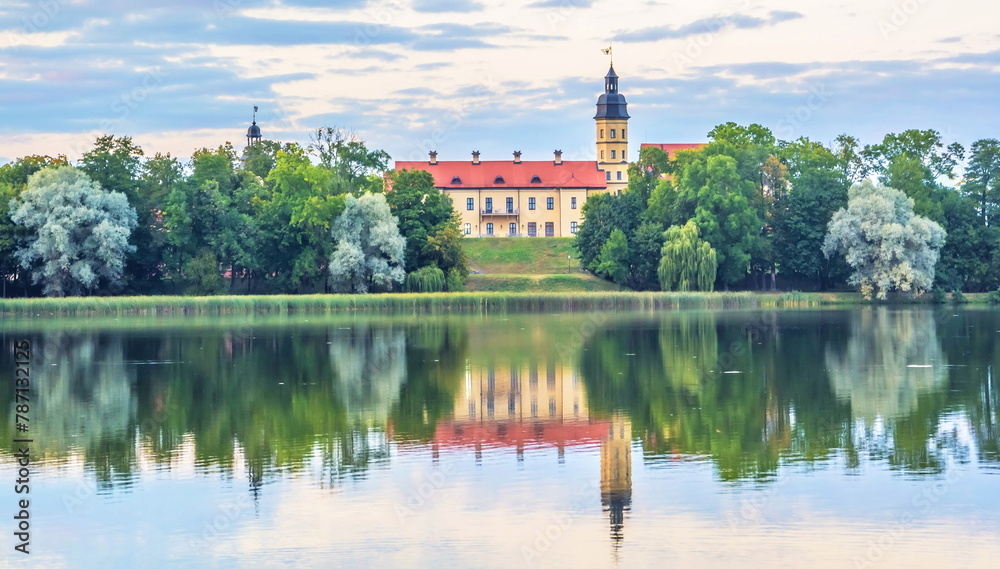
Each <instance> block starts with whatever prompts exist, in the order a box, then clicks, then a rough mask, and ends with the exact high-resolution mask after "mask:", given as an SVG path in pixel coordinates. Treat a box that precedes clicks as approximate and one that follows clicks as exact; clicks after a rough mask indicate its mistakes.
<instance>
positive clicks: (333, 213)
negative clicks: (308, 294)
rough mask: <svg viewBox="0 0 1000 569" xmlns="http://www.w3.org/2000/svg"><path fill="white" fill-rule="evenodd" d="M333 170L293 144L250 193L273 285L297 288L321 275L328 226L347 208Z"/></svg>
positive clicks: (328, 244)
mask: <svg viewBox="0 0 1000 569" xmlns="http://www.w3.org/2000/svg"><path fill="white" fill-rule="evenodd" d="M336 191H337V190H336V184H335V183H334V179H333V174H332V173H331V172H330V171H329V170H327V169H326V168H324V167H323V166H317V165H315V164H313V163H312V162H310V160H309V156H308V155H307V154H306V152H305V150H304V149H303V148H301V147H300V146H298V145H297V144H291V145H289V146H288V148H287V150H281V151H279V152H278V154H277V162H276V164H275V167H274V168H273V169H272V170H271V172H270V173H269V174H268V176H267V180H266V184H265V186H264V187H263V188H259V192H258V194H256V195H254V196H252V197H251V198H250V199H251V202H252V203H253V206H254V208H253V210H254V214H255V216H256V217H255V219H256V223H257V225H258V227H259V231H260V240H261V244H260V246H259V250H260V251H261V253H260V261H259V264H260V265H261V266H264V267H267V271H266V272H267V274H268V275H269V277H268V280H269V284H270V285H271V288H272V289H273V290H277V291H282V292H294V291H297V290H298V289H299V288H300V287H302V286H309V285H311V284H313V283H314V282H315V281H316V280H318V279H320V278H322V279H323V281H324V282H326V280H327V279H326V278H325V275H326V272H327V265H328V259H329V255H330V254H331V253H332V252H333V243H331V242H330V238H329V236H330V228H331V227H332V226H333V223H334V221H335V220H336V219H337V216H338V215H340V212H342V211H343V209H344V196H343V195H339V194H337V193H336Z"/></svg>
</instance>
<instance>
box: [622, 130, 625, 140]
mask: <svg viewBox="0 0 1000 569" xmlns="http://www.w3.org/2000/svg"><path fill="white" fill-rule="evenodd" d="M622 138H625V129H624V128H623V129H622Z"/></svg>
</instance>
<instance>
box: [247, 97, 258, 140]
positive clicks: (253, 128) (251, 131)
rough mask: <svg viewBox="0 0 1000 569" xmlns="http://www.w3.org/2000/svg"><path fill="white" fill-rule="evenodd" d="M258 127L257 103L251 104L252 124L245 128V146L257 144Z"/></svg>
mask: <svg viewBox="0 0 1000 569" xmlns="http://www.w3.org/2000/svg"><path fill="white" fill-rule="evenodd" d="M261 138H262V137H261V134H260V127H259V126H257V105H254V106H253V124H251V125H250V128H248V129H247V146H253V145H254V144H259V143H260V139H261Z"/></svg>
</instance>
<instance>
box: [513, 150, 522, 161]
mask: <svg viewBox="0 0 1000 569" xmlns="http://www.w3.org/2000/svg"><path fill="white" fill-rule="evenodd" d="M520 163H521V151H520V150H515V151H514V164H520Z"/></svg>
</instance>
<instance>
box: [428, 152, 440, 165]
mask: <svg viewBox="0 0 1000 569" xmlns="http://www.w3.org/2000/svg"><path fill="white" fill-rule="evenodd" d="M429 154H430V157H431V159H430V160H428V161H427V163H428V164H430V165H431V166H434V165H435V164H437V163H438V153H437V150H431V151H430V152H429Z"/></svg>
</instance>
